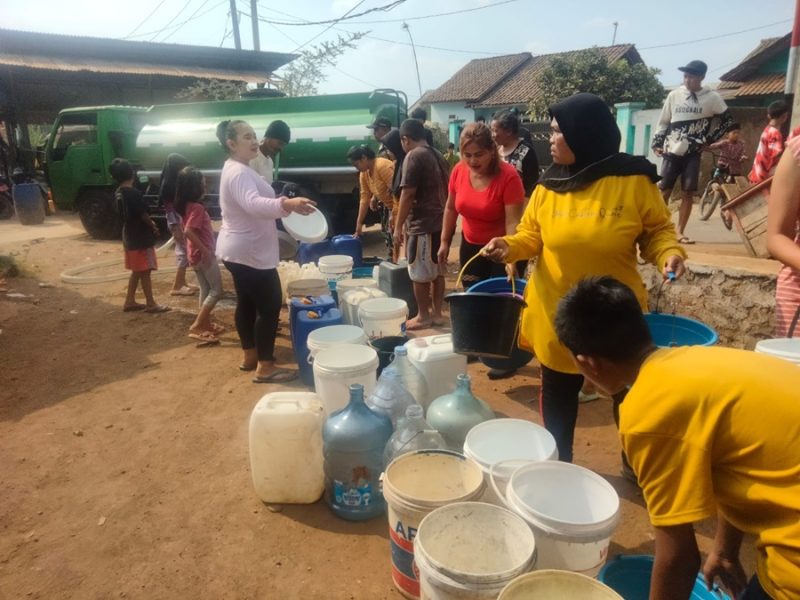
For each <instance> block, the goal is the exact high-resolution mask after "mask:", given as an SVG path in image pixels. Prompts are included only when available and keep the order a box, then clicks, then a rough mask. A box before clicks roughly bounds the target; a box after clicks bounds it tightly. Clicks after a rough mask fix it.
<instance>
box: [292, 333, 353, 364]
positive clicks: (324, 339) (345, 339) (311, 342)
mask: <svg viewBox="0 0 800 600" xmlns="http://www.w3.org/2000/svg"><path fill="white" fill-rule="evenodd" d="M335 344H358V345H362V346H366V345H367V335H366V334H365V333H364V330H363V329H361V327H355V326H354V325H329V326H328V327H320V328H319V329H315V330H314V331H312V332H311V333H309V334H308V338H306V346H307V347H308V362H309V363H313V362H314V357H315V356H316V355H317V352H319V351H320V350H322V349H323V348H327V347H329V346H333V345H335Z"/></svg>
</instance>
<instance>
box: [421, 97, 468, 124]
mask: <svg viewBox="0 0 800 600" xmlns="http://www.w3.org/2000/svg"><path fill="white" fill-rule="evenodd" d="M451 115H453V118H451ZM428 117H429V119H430V120H431V122H433V123H437V124H438V125H439V126H440V127H441V128H442V129H445V130H447V124H448V123H450V121H452V120H456V121H466V122H470V121H474V120H475V111H474V110H473V109H471V108H467V107H466V106H464V103H463V102H435V103H433V104H431V111H430V115H429V116H428Z"/></svg>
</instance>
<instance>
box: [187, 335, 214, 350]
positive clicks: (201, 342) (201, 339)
mask: <svg viewBox="0 0 800 600" xmlns="http://www.w3.org/2000/svg"><path fill="white" fill-rule="evenodd" d="M189 337H190V338H192V339H193V340H197V347H198V348H201V347H204V346H216V345H217V344H219V338H218V337H217V336H215V335H214V334H213V333H211V332H210V331H203V332H200V333H190V334H189Z"/></svg>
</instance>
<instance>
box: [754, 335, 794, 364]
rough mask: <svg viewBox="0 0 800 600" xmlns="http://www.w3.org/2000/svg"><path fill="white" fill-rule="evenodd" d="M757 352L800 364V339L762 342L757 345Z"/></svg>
mask: <svg viewBox="0 0 800 600" xmlns="http://www.w3.org/2000/svg"><path fill="white" fill-rule="evenodd" d="M756 352H758V353H760V354H770V355H772V356H777V357H778V358H782V359H784V360H788V361H791V362H796V363H800V338H775V339H772V340H761V341H760V342H758V343H757V344H756Z"/></svg>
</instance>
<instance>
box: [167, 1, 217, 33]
mask: <svg viewBox="0 0 800 600" xmlns="http://www.w3.org/2000/svg"><path fill="white" fill-rule="evenodd" d="M209 1H210V0H204V2H203V3H202V4H201V5H200V6H199V7H198V8H197V10H196V11H194V12H193V13H192V14H191V15H189V18H188V19H187V20H186V21H185V22H183V23H181V25H180V26H179V27H178V28H177V29H173V30H172V32H171V33H169V34H167V36H165V37H163V38H161V42H162V43H163V42H166V41H167V40H168V39H169V38H171V37H172V36H173V35H175V34H176V33H178V32H179V31H180V30H181V28H182V27H183V26H184V25H186V23H188V22H189V21H191V20H192V18H193V17H194V16H195V15H196V14H197V13H199V12H200V10H201V9H202V8H203V7H204V6H205V5H206V4H208V3H209Z"/></svg>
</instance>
